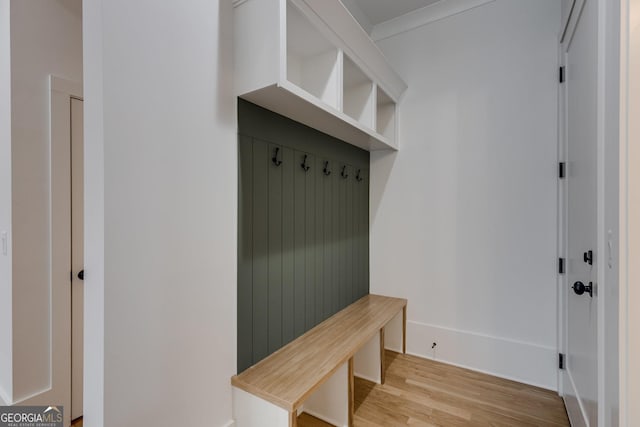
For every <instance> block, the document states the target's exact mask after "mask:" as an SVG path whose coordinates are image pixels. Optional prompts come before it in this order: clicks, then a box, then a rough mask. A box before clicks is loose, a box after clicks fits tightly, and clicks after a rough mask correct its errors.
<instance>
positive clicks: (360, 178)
mask: <svg viewBox="0 0 640 427" xmlns="http://www.w3.org/2000/svg"><path fill="white" fill-rule="evenodd" d="M362 180H363V178H362V177H361V176H360V169H358V173H357V174H356V181H358V182H360V181H362Z"/></svg>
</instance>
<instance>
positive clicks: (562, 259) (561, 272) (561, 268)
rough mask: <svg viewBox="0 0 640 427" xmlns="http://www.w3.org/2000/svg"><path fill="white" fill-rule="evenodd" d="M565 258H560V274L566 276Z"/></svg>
mask: <svg viewBox="0 0 640 427" xmlns="http://www.w3.org/2000/svg"><path fill="white" fill-rule="evenodd" d="M564 263H565V260H564V258H558V274H564V271H565V269H564Z"/></svg>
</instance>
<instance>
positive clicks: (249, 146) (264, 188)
mask: <svg viewBox="0 0 640 427" xmlns="http://www.w3.org/2000/svg"><path fill="white" fill-rule="evenodd" d="M238 126H239V136H238V138H239V187H238V188H239V189H238V191H239V194H238V201H239V206H238V207H239V211H238V212H239V213H238V215H239V218H238V372H241V371H243V370H245V369H246V368H248V367H249V366H251V365H253V364H254V363H256V362H258V361H259V360H261V359H263V358H264V357H266V356H268V355H269V354H271V353H273V352H274V351H276V350H277V349H279V348H280V347H282V346H283V345H285V344H287V343H288V342H289V341H291V340H293V339H294V338H296V337H298V336H300V335H302V334H303V333H304V332H305V331H307V330H309V329H311V328H312V327H314V326H315V325H317V324H318V323H320V322H322V321H323V320H325V319H327V318H328V317H330V316H331V315H333V314H334V313H336V312H337V311H339V310H341V309H342V308H344V307H346V306H347V305H349V304H351V303H352V302H353V301H355V300H357V299H358V298H360V297H362V296H364V295H366V294H368V293H369V153H368V152H367V151H364V150H361V149H359V148H357V147H354V146H352V145H349V144H347V143H345V142H343V141H340V140H337V139H335V138H333V137H330V136H328V135H326V134H323V133H321V132H318V131H316V130H314V129H311V128H309V127H307V126H304V125H301V124H300V123H297V122H294V121H292V120H289V119H287V118H284V117H282V116H280V115H277V114H275V113H273V112H271V111H268V110H265V109H263V108H260V107H258V106H256V105H253V104H251V103H249V102H246V101H243V100H238ZM276 151H277V161H278V162H282V163H280V164H279V165H276V164H275V163H274V162H273V157H274V155H276ZM305 156H307V160H306V165H307V166H308V167H309V169H308V170H307V171H305V170H304V169H303V167H302V164H303V162H304V157H305ZM326 162H328V168H327V170H329V171H330V174H329V175H326V174H325V172H324V169H325V164H326ZM343 168H344V174H343ZM343 175H344V176H343Z"/></svg>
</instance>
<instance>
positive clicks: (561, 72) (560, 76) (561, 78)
mask: <svg viewBox="0 0 640 427" xmlns="http://www.w3.org/2000/svg"><path fill="white" fill-rule="evenodd" d="M564 70H565V68H564V66H562V67H560V69H559V70H558V81H559V82H560V83H564V78H565V72H564Z"/></svg>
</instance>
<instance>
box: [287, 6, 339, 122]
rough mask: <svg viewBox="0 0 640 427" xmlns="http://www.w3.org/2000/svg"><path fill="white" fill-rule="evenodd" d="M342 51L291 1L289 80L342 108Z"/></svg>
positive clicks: (288, 11) (289, 13) (289, 9)
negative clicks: (340, 96) (340, 69)
mask: <svg viewBox="0 0 640 427" xmlns="http://www.w3.org/2000/svg"><path fill="white" fill-rule="evenodd" d="M339 57H340V52H339V50H338V48H336V47H335V46H334V45H333V44H331V43H330V42H329V41H328V40H327V39H326V38H325V37H323V35H322V34H320V32H319V31H318V30H317V29H315V27H314V26H313V25H312V24H311V23H310V22H309V21H308V20H307V19H306V18H305V16H304V15H303V14H302V12H301V11H300V10H299V9H298V8H297V7H296V6H294V5H293V4H291V2H287V80H289V81H290V82H291V83H293V84H295V85H296V86H298V87H300V88H301V89H304V90H305V91H307V92H309V93H310V94H311V95H313V96H315V97H316V98H318V99H320V100H321V101H323V102H324V103H326V104H328V105H330V106H332V107H333V108H336V109H339V87H338V82H339V79H338V77H339Z"/></svg>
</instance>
